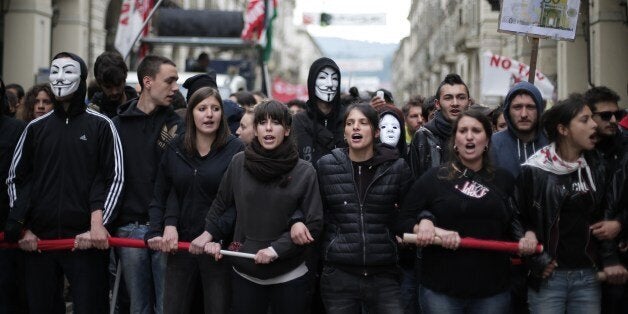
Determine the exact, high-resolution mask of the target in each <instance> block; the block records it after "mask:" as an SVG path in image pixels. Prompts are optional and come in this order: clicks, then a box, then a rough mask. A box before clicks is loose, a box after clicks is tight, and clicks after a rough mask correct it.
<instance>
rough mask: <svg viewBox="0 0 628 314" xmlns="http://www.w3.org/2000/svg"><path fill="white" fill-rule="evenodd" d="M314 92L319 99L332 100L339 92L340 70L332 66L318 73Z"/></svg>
mask: <svg viewBox="0 0 628 314" xmlns="http://www.w3.org/2000/svg"><path fill="white" fill-rule="evenodd" d="M315 89H316V90H315V92H314V94H315V95H316V97H318V99H320V100H322V101H325V102H330V101H331V100H332V99H334V97H335V96H336V93H337V92H338V72H336V70H334V69H333V68H332V67H324V68H323V69H322V70H321V71H320V72H318V74H317V75H316V88H315Z"/></svg>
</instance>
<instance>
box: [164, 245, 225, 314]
mask: <svg viewBox="0 0 628 314" xmlns="http://www.w3.org/2000/svg"><path fill="white" fill-rule="evenodd" d="M230 276H231V275H230V266H229V264H228V263H227V262H224V261H218V262H216V261H215V260H214V258H213V257H212V256H210V255H206V254H203V255H193V254H190V253H189V252H187V251H184V252H177V253H175V254H169V255H168V257H167V261H166V282H165V287H164V313H165V314H170V313H190V311H191V307H192V302H193V301H194V295H195V294H196V293H195V289H196V287H197V285H196V280H197V279H198V278H200V280H201V285H202V289H203V293H202V295H203V301H204V306H203V308H204V309H205V314H210V313H211V314H223V313H225V314H226V313H229V301H230V300H231V278H230Z"/></svg>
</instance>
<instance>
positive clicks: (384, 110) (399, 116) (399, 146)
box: [379, 106, 407, 156]
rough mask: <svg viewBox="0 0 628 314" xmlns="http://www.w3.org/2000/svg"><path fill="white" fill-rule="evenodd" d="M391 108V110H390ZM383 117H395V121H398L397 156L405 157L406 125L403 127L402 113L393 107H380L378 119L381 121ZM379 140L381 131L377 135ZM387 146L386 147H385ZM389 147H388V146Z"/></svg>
mask: <svg viewBox="0 0 628 314" xmlns="http://www.w3.org/2000/svg"><path fill="white" fill-rule="evenodd" d="M391 107H392V108H391ZM385 115H391V116H393V117H395V119H397V121H399V127H400V128H401V134H400V136H399V141H398V142H397V146H396V148H397V150H398V151H399V156H405V153H406V151H407V143H406V125H405V121H404V119H403V113H401V110H399V109H398V108H397V107H394V106H390V107H389V106H386V107H382V108H381V111H380V114H379V119H380V120H381V119H382V118H383V117H384V116H385ZM379 136H380V138H381V136H382V134H381V131H380V134H379ZM386 146H388V145H386ZM388 147H390V146H388Z"/></svg>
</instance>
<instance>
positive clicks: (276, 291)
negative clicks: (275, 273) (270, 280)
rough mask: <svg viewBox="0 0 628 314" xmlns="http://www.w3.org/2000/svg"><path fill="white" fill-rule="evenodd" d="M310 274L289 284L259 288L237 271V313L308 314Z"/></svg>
mask: <svg viewBox="0 0 628 314" xmlns="http://www.w3.org/2000/svg"><path fill="white" fill-rule="evenodd" d="M311 287H312V285H311V284H310V273H307V274H305V275H303V276H301V277H299V278H296V279H293V280H290V281H288V282H284V283H279V284H274V285H259V284H256V283H254V282H252V281H249V280H247V279H245V278H244V277H242V276H240V275H238V274H237V273H236V272H233V314H267V313H269V311H268V308H269V306H270V310H271V311H270V313H273V314H292V313H305V312H306V311H307V308H308V307H309V306H310V303H311V297H312V293H311V290H312V289H311Z"/></svg>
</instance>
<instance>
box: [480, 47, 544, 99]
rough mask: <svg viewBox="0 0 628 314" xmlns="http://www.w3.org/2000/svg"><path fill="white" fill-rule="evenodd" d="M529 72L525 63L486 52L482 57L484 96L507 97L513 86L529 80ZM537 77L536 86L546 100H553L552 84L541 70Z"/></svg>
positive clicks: (528, 67)
mask: <svg viewBox="0 0 628 314" xmlns="http://www.w3.org/2000/svg"><path fill="white" fill-rule="evenodd" d="M529 72H530V66H528V65H527V64H525V63H523V62H519V61H517V60H513V59H511V58H508V57H506V56H500V55H495V54H492V53H491V52H489V51H487V52H485V53H484V55H483V57H482V96H484V97H486V96H496V97H504V96H506V94H508V91H509V90H510V88H511V87H512V86H513V85H515V84H516V83H519V82H521V81H527V80H528V73H529ZM535 75H536V79H535V80H534V86H536V87H537V88H538V89H539V91H541V95H542V96H543V98H544V99H552V98H553V96H554V85H553V84H552V82H550V80H549V79H548V78H547V77H546V76H545V75H543V73H541V71H539V70H537V71H536V74H535Z"/></svg>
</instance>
